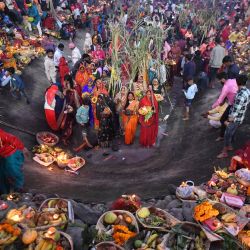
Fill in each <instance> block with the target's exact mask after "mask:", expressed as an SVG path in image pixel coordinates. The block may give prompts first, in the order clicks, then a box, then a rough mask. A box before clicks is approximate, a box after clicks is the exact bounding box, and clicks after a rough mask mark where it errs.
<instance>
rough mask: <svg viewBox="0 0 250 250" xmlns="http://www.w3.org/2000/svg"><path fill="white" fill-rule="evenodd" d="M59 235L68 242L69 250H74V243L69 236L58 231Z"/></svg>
mask: <svg viewBox="0 0 250 250" xmlns="http://www.w3.org/2000/svg"><path fill="white" fill-rule="evenodd" d="M59 233H60V234H61V235H62V236H63V237H65V238H66V239H67V240H68V242H69V244H70V249H69V250H74V242H73V240H72V238H71V236H70V235H69V234H66V233H64V232H62V231H59Z"/></svg>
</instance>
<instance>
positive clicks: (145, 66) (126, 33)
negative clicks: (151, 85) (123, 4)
mask: <svg viewBox="0 0 250 250" xmlns="http://www.w3.org/2000/svg"><path fill="white" fill-rule="evenodd" d="M128 15H130V16H128V19H129V18H130V17H131V18H133V19H132V20H134V21H133V25H132V27H131V26H130V27H129V29H128V27H126V25H124V22H123V21H122V17H121V18H120V20H119V21H118V22H115V23H109V28H110V31H111V34H112V41H111V60H112V72H111V79H110V85H109V90H110V91H111V93H113V94H115V93H117V92H118V91H119V90H120V88H121V86H122V85H127V87H128V89H130V90H131V89H132V84H133V81H134V79H135V77H136V76H137V75H142V76H143V84H144V89H146V88H147V86H148V70H149V61H150V60H151V59H152V58H154V62H155V63H156V68H158V69H159V68H160V65H161V64H162V60H161V54H162V50H163V43H164V40H165V38H166V35H167V31H168V29H164V28H163V25H160V26H159V25H157V26H156V25H147V24H146V23H145V22H144V20H143V19H142V18H141V17H137V18H135V17H136V15H135V13H131V12H130V13H128ZM124 75H126V77H124ZM125 78H126V79H125Z"/></svg>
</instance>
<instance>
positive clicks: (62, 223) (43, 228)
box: [35, 212, 68, 231]
mask: <svg viewBox="0 0 250 250" xmlns="http://www.w3.org/2000/svg"><path fill="white" fill-rule="evenodd" d="M44 213H48V212H41V213H40V214H39V215H38V217H37V221H38V219H39V217H40V216H41V215H42V214H44ZM62 226H64V228H63V229H64V230H66V228H67V226H68V218H67V221H66V222H58V223H55V224H49V225H44V226H37V227H35V229H36V230H37V231H43V230H47V229H49V228H50V227H56V228H58V227H62Z"/></svg>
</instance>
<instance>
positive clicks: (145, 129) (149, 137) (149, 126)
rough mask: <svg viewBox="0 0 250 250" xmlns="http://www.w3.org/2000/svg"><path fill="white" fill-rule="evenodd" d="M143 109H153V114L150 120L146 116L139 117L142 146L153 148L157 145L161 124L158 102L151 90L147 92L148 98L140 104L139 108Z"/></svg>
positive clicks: (144, 98) (145, 97) (143, 99)
mask: <svg viewBox="0 0 250 250" xmlns="http://www.w3.org/2000/svg"><path fill="white" fill-rule="evenodd" d="M143 107H151V110H152V111H153V114H152V116H151V117H150V118H149V119H146V117H145V116H144V115H141V114H140V115H139V122H140V124H141V132H140V144H141V145H142V146H144V147H151V146H153V145H155V143H156V138H157V135H158V124H159V109H158V102H157V101H156V99H155V96H154V94H153V93H152V91H151V90H147V92H146V96H144V97H143V98H142V99H141V101H140V103H139V108H143Z"/></svg>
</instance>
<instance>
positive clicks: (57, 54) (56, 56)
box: [54, 43, 64, 67]
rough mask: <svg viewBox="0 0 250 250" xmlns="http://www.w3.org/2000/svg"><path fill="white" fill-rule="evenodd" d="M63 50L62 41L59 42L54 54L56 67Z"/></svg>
mask: <svg viewBox="0 0 250 250" xmlns="http://www.w3.org/2000/svg"><path fill="white" fill-rule="evenodd" d="M63 50H64V45H63V44H62V43H59V45H58V47H57V48H56V51H55V54H54V63H55V66H56V67H58V65H59V61H60V59H61V57H62V56H63Z"/></svg>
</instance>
